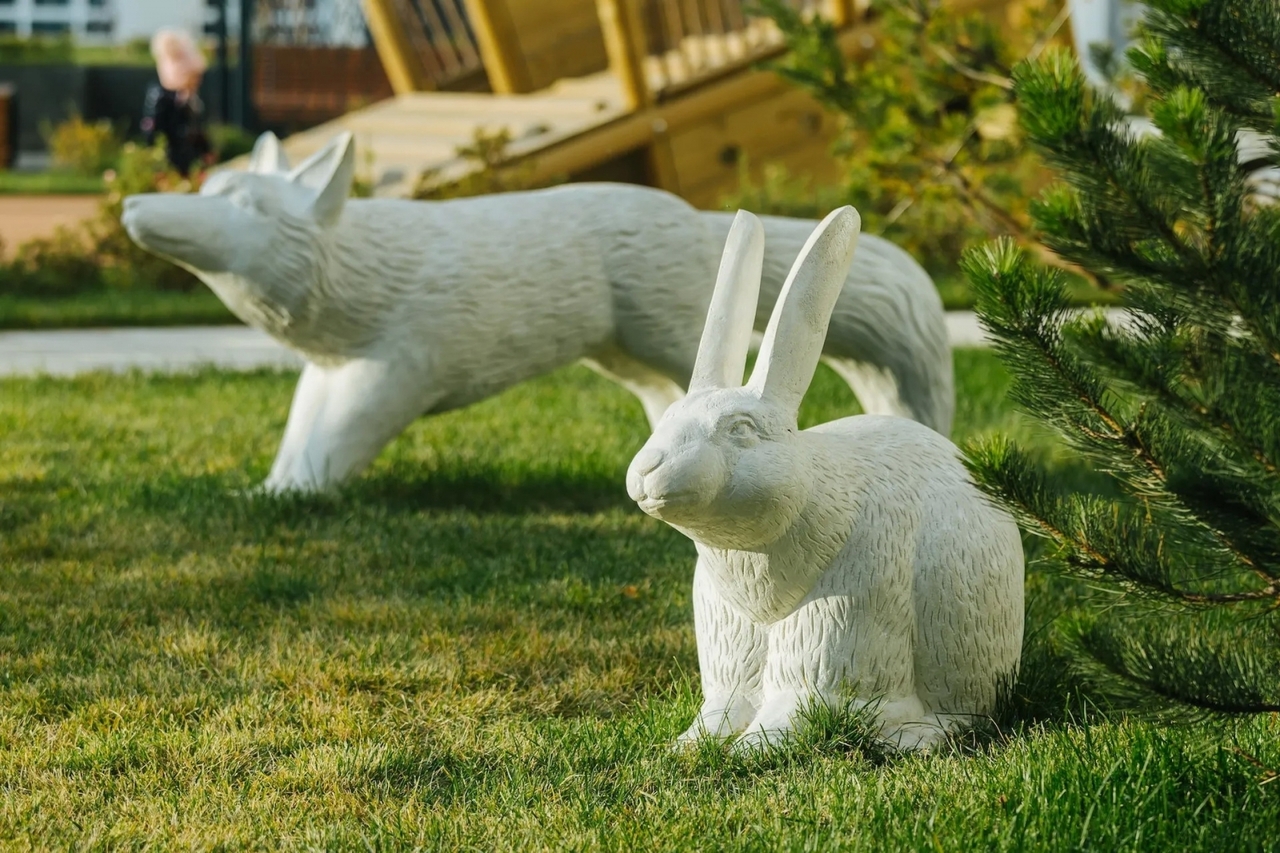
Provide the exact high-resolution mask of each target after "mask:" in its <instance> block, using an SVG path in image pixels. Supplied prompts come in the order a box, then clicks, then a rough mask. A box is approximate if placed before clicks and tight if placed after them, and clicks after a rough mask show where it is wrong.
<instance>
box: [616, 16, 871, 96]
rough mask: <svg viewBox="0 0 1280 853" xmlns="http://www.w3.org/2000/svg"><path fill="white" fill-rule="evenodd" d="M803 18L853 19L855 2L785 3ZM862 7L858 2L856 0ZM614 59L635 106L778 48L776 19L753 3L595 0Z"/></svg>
mask: <svg viewBox="0 0 1280 853" xmlns="http://www.w3.org/2000/svg"><path fill="white" fill-rule="evenodd" d="M786 2H788V3H789V4H790V5H791V6H792V7H793V8H795V9H796V10H797V11H799V12H800V13H801V14H802V15H823V16H824V17H827V18H829V19H832V20H833V21H835V23H836V24H837V25H840V26H843V25H847V24H849V23H851V22H852V19H853V15H854V9H855V3H856V0H786ZM856 5H857V6H861V5H862V4H861V3H856ZM597 7H598V10H599V13H600V22H601V26H602V27H603V28H604V34H605V43H606V45H607V46H608V48H609V57H610V64H611V66H612V67H613V69H614V71H615V73H617V74H618V76H619V77H620V78H621V79H622V81H623V88H624V90H625V91H626V94H627V98H628V101H630V102H631V103H632V105H633V106H635V107H638V106H641V105H644V104H649V103H653V102H655V101H659V100H662V99H663V98H664V97H666V96H668V95H670V94H673V93H674V92H676V91H678V90H680V89H684V88H687V87H689V86H692V85H696V84H698V83H700V82H703V81H705V80H706V79H708V78H710V77H714V76H717V75H719V74H722V73H724V72H726V71H728V70H731V69H737V68H741V67H742V66H744V65H746V64H748V63H750V62H752V61H754V60H756V59H759V58H760V57H762V56H765V55H768V54H770V53H772V52H775V51H777V50H778V49H779V48H780V47H781V46H782V43H783V39H782V34H781V33H780V32H779V31H778V28H777V26H776V25H774V23H773V21H772V20H770V19H767V18H762V17H757V16H753V15H751V14H749V13H748V11H747V10H748V9H749V8H750V7H751V3H750V2H749V0H747V2H744V0H597Z"/></svg>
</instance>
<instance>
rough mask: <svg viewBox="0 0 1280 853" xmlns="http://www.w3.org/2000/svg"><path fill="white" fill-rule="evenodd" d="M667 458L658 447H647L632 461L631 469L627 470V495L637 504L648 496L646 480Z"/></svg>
mask: <svg viewBox="0 0 1280 853" xmlns="http://www.w3.org/2000/svg"><path fill="white" fill-rule="evenodd" d="M665 458H666V454H665V453H663V452H662V451H661V450H659V449H658V448H656V447H650V446H648V445H645V446H644V447H643V448H642V449H641V450H640V452H639V453H637V454H636V458H635V459H632V460H631V467H630V468H628V469H627V494H629V495H631V499H632V500H633V501H636V502H640V501H643V500H644V499H645V498H646V497H648V495H647V494H646V493H645V482H644V481H645V478H646V477H648V476H649V474H651V473H652V472H653V471H654V470H655V469H656V468H657V467H658V466H659V465H661V464H662V460H663V459H665Z"/></svg>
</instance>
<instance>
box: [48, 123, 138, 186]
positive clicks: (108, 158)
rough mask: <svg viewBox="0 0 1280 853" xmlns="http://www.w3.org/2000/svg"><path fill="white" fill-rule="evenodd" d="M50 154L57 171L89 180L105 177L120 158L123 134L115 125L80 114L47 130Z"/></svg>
mask: <svg viewBox="0 0 1280 853" xmlns="http://www.w3.org/2000/svg"><path fill="white" fill-rule="evenodd" d="M45 136H46V138H47V140H48V143H49V153H50V155H51V157H52V159H53V165H54V168H56V169H62V170H65V171H68V172H72V173H74V174H77V175H82V176H86V177H90V176H94V175H101V174H102V173H103V172H104V171H106V170H107V169H110V168H111V167H112V166H114V165H115V163H116V160H117V159H118V158H119V157H120V150H121V144H122V143H121V140H120V135H119V134H118V133H117V132H116V129H115V128H114V127H113V126H112V124H111V122H109V121H107V120H105V119H103V120H99V121H95V122H87V121H85V120H84V119H83V118H82V117H81V116H80V114H79V113H73V114H72V116H71V118H69V119H67V120H66V121H64V122H62V123H61V124H59V125H57V126H56V127H53V128H52V129H46V132H45Z"/></svg>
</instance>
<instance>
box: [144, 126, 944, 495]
mask: <svg viewBox="0 0 1280 853" xmlns="http://www.w3.org/2000/svg"><path fill="white" fill-rule="evenodd" d="M355 165H356V157H355V151H354V146H353V144H352V139H351V136H350V134H343V135H341V136H339V137H337V138H336V139H335V140H334V141H333V142H332V143H331V144H330V145H329V146H328V147H327V148H325V149H324V150H322V151H320V152H318V153H317V154H316V155H315V156H313V157H312V158H311V159H309V160H308V161H307V162H305V163H303V164H302V165H300V166H298V167H297V168H296V169H294V170H293V171H291V172H289V173H287V174H283V173H281V171H280V170H281V169H282V168H284V166H285V163H284V159H283V155H282V154H281V153H280V150H279V146H278V144H277V143H276V142H275V141H274V140H273V138H271V137H269V136H268V137H264V138H263V140H261V142H260V144H259V146H258V148H257V150H256V152H255V156H254V158H252V166H251V168H250V170H249V171H247V172H233V171H224V172H221V173H218V174H216V175H214V176H213V177H211V178H210V179H209V180H208V181H207V182H206V184H205V186H204V188H203V190H202V192H201V193H200V194H199V195H180V194H171V195H145V196H134V197H132V198H130V199H127V200H126V205H125V213H124V224H125V227H126V228H127V229H128V231H129V233H130V235H131V236H132V237H133V239H134V240H136V241H137V242H138V243H139V244H140V245H142V246H144V247H146V248H148V249H149V250H151V251H152V252H154V253H156V254H157V255H160V256H161V257H165V258H168V259H170V260H172V261H173V262H175V263H178V264H180V265H181V266H183V267H185V268H187V269H190V270H191V271H192V272H194V273H195V274H196V275H198V276H199V277H200V278H201V279H202V280H204V281H205V283H206V284H208V285H209V287H210V288H212V289H213V291H214V292H215V293H217V295H218V296H219V297H220V298H221V299H222V300H223V302H225V303H226V304H227V306H228V307H229V308H230V309H231V310H232V311H233V312H234V313H235V314H236V315H237V316H238V317H240V319H242V320H243V321H244V322H246V323H248V324H249V325H251V326H254V327H256V328H259V329H262V330H264V331H266V332H268V333H269V334H270V335H271V336H272V337H274V338H275V339H276V340H278V341H280V342H281V343H283V344H285V345H287V346H289V347H290V348H291V349H293V350H295V351H296V352H298V353H300V354H301V355H302V356H303V358H304V359H305V360H306V362H307V365H306V367H305V368H304V370H303V374H302V377H301V379H300V381H299V383H298V388H297V391H296V394H295V398H294V403H293V408H292V410H291V412H290V415H289V422H288V425H287V427H286V430H285V436H284V440H283V441H282V443H281V447H280V451H279V453H278V455H277V459H276V462H275V465H274V466H273V468H272V471H271V475H270V476H269V478H268V480H267V483H266V484H265V485H266V487H267V488H268V489H269V490H273V491H284V490H308V491H310V490H321V489H325V488H328V487H330V486H332V485H335V484H337V483H339V482H341V481H343V480H344V479H346V478H348V477H350V476H353V475H355V474H357V473H359V472H360V471H361V470H362V469H363V468H364V467H365V466H367V465H368V463H369V462H371V461H372V460H373V458H374V457H375V456H376V455H377V454H378V452H379V451H380V450H381V449H382V447H383V446H384V445H385V444H386V443H387V442H389V441H390V440H391V439H392V438H394V437H395V436H396V435H398V434H399V433H400V432H401V431H402V430H403V429H404V428H405V427H406V426H407V425H408V424H409V423H410V422H411V421H412V420H414V419H415V418H417V417H419V416H421V415H423V414H427V413H432V412H442V411H446V410H449V409H454V408H458V407H461V406H466V405H468V404H470V403H474V402H477V401H479V400H482V399H484V398H486V397H489V396H491V395H493V394H496V393H498V392H499V391H502V390H503V389H505V388H508V387H510V386H512V385H514V384H516V383H519V382H522V381H524V380H526V379H530V378H533V377H535V376H539V375H542V374H544V373H547V372H549V371H551V370H554V369H555V368H558V367H560V366H562V365H565V364H569V363H571V362H573V361H575V360H582V361H584V362H585V363H587V364H588V365H590V366H591V367H593V368H594V369H596V370H597V371H599V372H600V373H602V374H603V375H605V376H608V377H610V378H612V379H614V380H616V381H618V382H619V383H620V384H622V385H623V386H624V387H626V388H627V389H628V390H630V391H632V392H633V393H634V394H636V396H637V397H638V398H639V399H640V401H641V403H642V404H643V406H644V409H645V412H646V414H647V416H648V417H649V420H650V423H655V422H656V421H657V420H658V418H659V417H661V415H662V413H663V412H664V411H665V410H666V407H667V406H668V405H670V404H671V403H672V402H673V401H675V400H677V399H679V398H680V397H681V396H683V393H684V392H683V389H684V387H685V386H686V384H687V382H688V379H689V375H690V373H691V371H692V370H693V364H694V359H695V356H696V352H697V340H698V334H699V331H700V330H701V328H702V324H703V320H704V318H705V316H706V310H707V305H708V303H709V301H710V298H711V283H712V281H713V273H714V270H715V264H716V256H717V253H718V247H719V246H720V245H721V244H722V243H723V241H724V238H725V235H726V234H727V233H728V230H729V226H730V223H731V221H732V217H731V216H729V215H725V214H718V213H702V212H699V211H697V210H695V209H694V208H692V207H690V206H689V205H688V204H686V203H685V202H684V201H682V200H681V199H679V198H677V197H676V196H673V195H671V194H669V193H664V192H660V191H658V190H653V189H648V188H644V187H635V186H629V185H621V184H575V185H570V186H565V187H557V188H553V189H549V190H541V191H535V192H524V193H509V194H503V195H495V196H485V197H479V198H469V199H459V200H455V201H447V202H436V203H429V202H413V201H398V200H386V199H355V200H350V201H348V195H349V193H350V188H351V183H352V178H353V176H354V172H355ZM763 227H764V228H765V231H766V232H767V233H768V235H769V239H770V245H771V250H770V254H768V255H766V257H765V259H764V281H763V285H762V295H763V301H762V308H761V310H760V311H759V312H757V316H756V322H757V323H758V324H759V325H761V326H762V325H763V324H764V322H765V321H766V320H767V318H768V306H769V305H771V304H772V303H773V301H774V300H775V299H776V297H777V294H778V292H779V291H780V289H781V287H782V283H783V279H784V277H785V275H786V272H787V269H788V267H789V266H790V263H791V261H792V260H793V259H794V258H795V256H796V253H797V252H798V251H799V250H800V248H801V246H802V245H803V243H804V240H805V238H806V236H807V235H808V233H809V231H810V230H811V228H812V223H810V222H806V221H803V220H792V219H782V218H775V217H770V218H766V219H765V220H764V226H763ZM825 360H826V361H827V363H829V364H830V365H831V366H832V367H833V368H834V369H835V370H836V371H837V372H838V373H839V374H840V375H841V376H842V377H843V378H844V379H845V380H846V381H847V382H848V383H849V384H850V385H851V386H852V388H853V389H854V391H855V393H856V394H857V395H858V398H859V400H860V401H861V403H862V405H863V407H864V409H866V410H868V411H872V412H882V413H891V414H898V415H904V416H909V417H914V418H917V419H918V420H920V421H921V422H923V423H925V424H927V425H929V426H931V427H934V428H935V429H937V430H939V431H940V432H942V433H944V434H945V433H947V432H948V431H949V430H950V428H951V418H952V414H953V411H954V405H955V400H954V391H953V379H952V367H951V351H950V348H949V347H948V345H947V333H946V323H945V321H944V319H943V311H942V304H941V300H940V299H939V297H938V294H937V292H936V290H935V289H934V287H933V284H932V282H931V281H930V279H929V276H928V275H927V274H926V273H925V272H924V270H923V269H921V268H920V266H919V265H918V264H917V263H916V262H915V261H914V260H912V258H911V257H910V256H909V255H907V254H906V253H905V252H903V251H902V250H901V249H898V248H897V247H896V246H894V245H893V244H891V243H889V242H887V241H884V240H878V239H874V238H867V239H866V240H865V241H864V245H863V248H862V251H861V252H860V253H859V259H858V261H857V262H856V263H855V264H854V266H853V268H852V271H851V272H850V275H849V277H848V280H847V282H846V284H845V287H844V288H843V291H842V292H841V295H840V298H839V300H838V301H837V304H836V306H835V311H834V318H833V320H832V324H831V333H830V335H829V336H828V338H827V341H826V349H825Z"/></svg>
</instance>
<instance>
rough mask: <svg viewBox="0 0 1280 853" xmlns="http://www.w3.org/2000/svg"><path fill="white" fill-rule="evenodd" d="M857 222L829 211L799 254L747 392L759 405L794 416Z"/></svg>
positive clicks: (845, 210)
mask: <svg viewBox="0 0 1280 853" xmlns="http://www.w3.org/2000/svg"><path fill="white" fill-rule="evenodd" d="M861 228H862V219H861V217H859V216H858V211H856V210H854V209H853V208H852V207H848V206H846V207H842V208H840V209H838V210H834V211H832V212H831V213H830V214H829V215H828V216H827V218H826V219H824V220H822V222H821V223H820V224H819V225H818V227H817V228H815V229H814V231H813V233H812V234H811V235H809V240H808V242H807V243H805V244H804V248H803V249H801V250H800V256H799V257H798V258H796V262H795V265H794V266H792V268H791V274H790V275H789V276H787V283H786V284H784V285H783V286H782V294H781V295H780V296H779V297H778V303H777V305H775V306H774V308H773V316H771V317H770V318H769V325H768V327H767V328H766V329H765V332H764V342H763V343H762V344H761V345H760V355H759V356H758V358H757V360H756V368H755V371H754V372H753V373H752V374H751V381H750V382H749V383H748V384H747V387H748V388H749V389H751V390H752V391H753V392H755V393H756V394H757V395H759V396H760V398H761V399H764V400H768V401H770V402H773V403H776V404H778V405H780V406H782V407H784V408H785V409H787V410H788V411H791V412H793V413H795V412H799V410H800V401H801V400H802V399H804V392H805V391H807V390H809V383H810V382H812V381H813V372H814V371H815V370H817V369H818V359H819V358H821V357H822V347H823V345H824V344H825V343H826V339H827V326H828V325H830V323H831V311H832V310H833V309H834V308H835V305H836V300H837V299H839V298H840V292H841V290H843V289H844V282H845V278H846V277H847V276H848V275H849V266H850V265H851V264H852V263H853V250H854V247H855V246H856V245H857V243H858V232H859V231H860V230H861Z"/></svg>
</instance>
